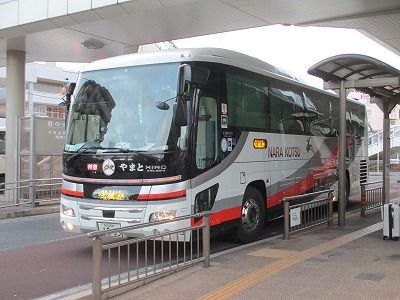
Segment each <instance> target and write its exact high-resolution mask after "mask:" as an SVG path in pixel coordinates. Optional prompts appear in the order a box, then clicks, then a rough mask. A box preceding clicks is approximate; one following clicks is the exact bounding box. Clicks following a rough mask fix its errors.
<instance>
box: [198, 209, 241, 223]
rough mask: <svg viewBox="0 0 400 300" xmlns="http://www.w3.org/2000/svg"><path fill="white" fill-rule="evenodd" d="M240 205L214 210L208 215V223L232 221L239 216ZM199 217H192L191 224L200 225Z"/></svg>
mask: <svg viewBox="0 0 400 300" xmlns="http://www.w3.org/2000/svg"><path fill="white" fill-rule="evenodd" d="M241 209H242V208H241V207H240V206H238V207H232V208H228V209H224V210H221V211H217V212H214V213H212V214H211V215H210V225H211V226H213V225H218V224H221V223H223V222H227V221H232V220H236V219H239V218H240V214H241ZM200 224H201V219H199V220H195V219H193V218H192V226H195V225H200Z"/></svg>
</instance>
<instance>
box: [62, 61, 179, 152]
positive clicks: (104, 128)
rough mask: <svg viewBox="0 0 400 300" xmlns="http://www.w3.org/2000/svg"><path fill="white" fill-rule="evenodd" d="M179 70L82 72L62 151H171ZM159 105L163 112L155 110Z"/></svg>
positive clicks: (168, 67)
mask: <svg viewBox="0 0 400 300" xmlns="http://www.w3.org/2000/svg"><path fill="white" fill-rule="evenodd" d="M178 67H179V64H178V63H173V64H159V65H147V66H136V67H127V68H116V69H107V70H99V71H91V72H87V73H82V75H81V78H80V80H79V82H78V85H77V88H76V94H74V98H73V101H72V103H71V111H70V113H69V117H68V122H67V123H68V125H67V137H66V146H65V150H67V151H77V150H78V149H79V148H80V147H82V146H83V145H85V148H97V149H98V148H122V149H127V150H134V151H152V150H169V148H170V147H172V146H174V147H176V143H177V137H176V134H174V130H173V128H171V125H172V111H173V109H172V107H173V106H172V103H173V102H174V101H175V98H176V87H177V76H178ZM159 102H165V103H166V104H167V105H166V106H165V107H166V108H164V109H160V108H158V107H157V105H156V104H157V103H159ZM171 129H172V130H171ZM92 145H93V146H92Z"/></svg>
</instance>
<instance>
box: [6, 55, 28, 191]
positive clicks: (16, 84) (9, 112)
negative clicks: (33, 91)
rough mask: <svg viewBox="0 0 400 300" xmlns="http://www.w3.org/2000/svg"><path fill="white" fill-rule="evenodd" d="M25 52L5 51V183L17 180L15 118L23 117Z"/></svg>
mask: <svg viewBox="0 0 400 300" xmlns="http://www.w3.org/2000/svg"><path fill="white" fill-rule="evenodd" d="M25 57H26V55H25V52H23V51H14V50H9V51H7V79H6V80H7V81H6V82H7V94H6V182H7V183H8V182H14V181H16V180H17V165H18V164H17V136H18V134H17V117H23V116H24V105H25Z"/></svg>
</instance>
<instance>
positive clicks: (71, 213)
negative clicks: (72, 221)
mask: <svg viewBox="0 0 400 300" xmlns="http://www.w3.org/2000/svg"><path fill="white" fill-rule="evenodd" d="M61 209H62V213H63V214H64V215H65V216H67V217H75V211H74V209H73V208H71V207H68V206H65V205H64V204H62V205H61Z"/></svg>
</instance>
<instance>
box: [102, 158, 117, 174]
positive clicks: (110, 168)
mask: <svg viewBox="0 0 400 300" xmlns="http://www.w3.org/2000/svg"><path fill="white" fill-rule="evenodd" d="M103 172H104V174H106V175H107V176H110V175H112V174H114V172H115V164H114V162H113V161H112V160H111V159H106V160H105V161H104V162H103Z"/></svg>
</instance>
